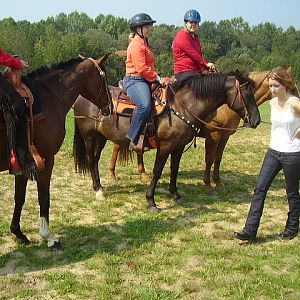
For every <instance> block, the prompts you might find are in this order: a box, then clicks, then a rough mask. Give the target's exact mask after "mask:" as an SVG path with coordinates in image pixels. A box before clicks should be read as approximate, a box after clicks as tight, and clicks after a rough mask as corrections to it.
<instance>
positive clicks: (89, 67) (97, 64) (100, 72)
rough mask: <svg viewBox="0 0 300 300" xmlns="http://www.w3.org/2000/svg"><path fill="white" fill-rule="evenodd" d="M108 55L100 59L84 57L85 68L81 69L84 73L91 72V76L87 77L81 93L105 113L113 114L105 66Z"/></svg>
mask: <svg viewBox="0 0 300 300" xmlns="http://www.w3.org/2000/svg"><path fill="white" fill-rule="evenodd" d="M108 56H109V54H106V55H104V56H101V57H100V58H98V59H94V58H91V57H89V58H86V59H84V61H83V62H82V64H83V69H81V71H80V72H81V73H82V74H84V73H88V72H89V73H90V76H88V77H86V78H87V80H86V85H85V86H84V90H82V91H81V93H80V94H81V95H82V96H83V97H85V98H86V99H88V100H90V101H91V102H92V103H93V104H95V105H96V106H97V107H98V108H99V109H100V112H101V113H102V114H103V115H109V114H111V113H112V107H113V106H112V99H111V94H110V92H109V89H108V85H107V76H106V70H105V67H104V63H105V61H106V60H107V58H108ZM80 68H82V66H80ZM91 77H93V78H91ZM94 77H96V78H97V79H95V78H94Z"/></svg>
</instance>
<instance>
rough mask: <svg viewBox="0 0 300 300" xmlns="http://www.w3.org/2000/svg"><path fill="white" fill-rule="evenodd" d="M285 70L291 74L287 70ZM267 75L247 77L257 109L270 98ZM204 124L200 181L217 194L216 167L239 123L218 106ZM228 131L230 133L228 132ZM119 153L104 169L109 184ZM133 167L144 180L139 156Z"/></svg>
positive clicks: (217, 168) (265, 72)
mask: <svg viewBox="0 0 300 300" xmlns="http://www.w3.org/2000/svg"><path fill="white" fill-rule="evenodd" d="M288 70H289V71H291V69H290V68H289V69H288ZM269 73H270V71H257V72H256V71H254V72H250V73H249V78H250V79H252V80H253V81H254V82H255V84H256V87H255V99H256V104H257V106H259V105H261V104H262V103H263V102H265V101H266V100H268V99H270V97H271V92H270V89H269V85H268V79H267V77H268V75H269ZM205 121H206V122H207V124H204V126H203V128H202V129H201V136H202V137H204V138H205V171H204V178H203V181H204V183H205V185H206V191H207V192H208V193H210V192H217V191H218V190H220V189H221V188H222V186H223V184H222V182H221V179H220V164H221V161H222V156H223V152H224V149H225V146H226V144H227V142H228V139H229V137H230V135H232V134H234V133H235V131H236V128H237V127H238V125H239V122H240V117H239V116H238V115H237V114H236V113H235V112H234V111H232V110H231V109H229V107H228V106H227V105H222V106H221V107H219V108H218V109H217V111H216V112H214V113H213V114H212V115H211V116H209V117H208V118H207V120H205ZM221 128H223V129H221ZM226 128H230V129H226ZM231 128H232V129H233V130H231ZM119 150H120V145H118V144H115V145H114V148H113V153H112V157H111V161H110V164H109V169H108V172H109V178H110V179H111V180H116V174H115V167H116V161H117V158H118V152H119ZM137 163H138V172H139V173H140V174H141V175H142V176H144V177H146V176H147V172H146V171H145V167H144V161H143V154H141V153H137ZM212 165H214V169H213V180H214V182H215V188H214V187H213V186H212V184H211V180H210V177H211V168H212Z"/></svg>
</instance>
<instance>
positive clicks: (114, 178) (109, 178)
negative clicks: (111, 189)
mask: <svg viewBox="0 0 300 300" xmlns="http://www.w3.org/2000/svg"><path fill="white" fill-rule="evenodd" d="M107 181H108V182H109V183H116V182H117V181H118V179H117V177H116V176H115V175H109V176H108V178H107Z"/></svg>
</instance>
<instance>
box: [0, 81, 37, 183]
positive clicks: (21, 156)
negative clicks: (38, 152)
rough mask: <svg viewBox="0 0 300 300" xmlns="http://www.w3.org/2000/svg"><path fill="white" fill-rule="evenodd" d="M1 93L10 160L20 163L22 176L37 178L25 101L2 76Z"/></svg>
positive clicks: (0, 103) (0, 101)
mask: <svg viewBox="0 0 300 300" xmlns="http://www.w3.org/2000/svg"><path fill="white" fill-rule="evenodd" d="M0 92H1V94H0V108H2V109H3V110H4V111H5V112H6V118H5V119H6V126H7V137H8V146H9V153H10V158H11V159H14V160H15V159H16V160H17V161H18V163H19V165H20V166H21V171H22V174H24V175H25V176H26V177H28V178H30V179H34V178H37V168H36V164H35V162H34V160H33V158H32V157H31V155H30V153H29V149H28V141H27V112H26V104H25V101H24V99H23V98H22V97H21V96H20V95H19V93H18V92H17V91H16V90H15V89H14V88H13V87H12V86H11V85H10V83H9V82H8V81H7V80H6V79H5V78H4V77H3V76H2V75H1V76H0ZM16 165H17V164H16ZM14 171H16V170H14ZM18 173H20V172H18Z"/></svg>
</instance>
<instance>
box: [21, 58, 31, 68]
mask: <svg viewBox="0 0 300 300" xmlns="http://www.w3.org/2000/svg"><path fill="white" fill-rule="evenodd" d="M20 61H21V64H22V65H21V69H23V68H27V67H29V63H28V62H27V61H25V60H22V59H20Z"/></svg>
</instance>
